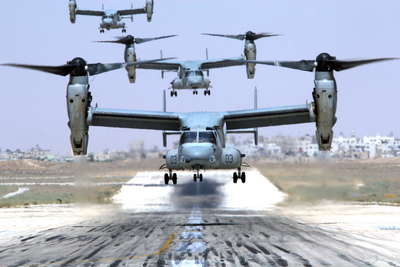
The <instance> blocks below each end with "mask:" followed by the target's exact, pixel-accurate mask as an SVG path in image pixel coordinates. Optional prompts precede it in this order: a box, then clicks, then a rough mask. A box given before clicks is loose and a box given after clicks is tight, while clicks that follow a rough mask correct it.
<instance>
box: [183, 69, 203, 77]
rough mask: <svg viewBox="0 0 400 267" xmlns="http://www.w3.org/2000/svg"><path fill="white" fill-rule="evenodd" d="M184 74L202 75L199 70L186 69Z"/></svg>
mask: <svg viewBox="0 0 400 267" xmlns="http://www.w3.org/2000/svg"><path fill="white" fill-rule="evenodd" d="M185 76H186V77H188V76H203V72H202V71H201V70H188V71H186V72H185Z"/></svg>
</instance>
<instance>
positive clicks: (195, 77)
mask: <svg viewBox="0 0 400 267" xmlns="http://www.w3.org/2000/svg"><path fill="white" fill-rule="evenodd" d="M204 34H205V35H212V36H223V37H230V38H234V39H239V40H245V48H244V54H245V55H244V56H242V57H236V58H230V59H210V60H209V59H208V52H206V58H207V59H206V60H198V61H163V62H153V63H148V64H147V63H146V64H139V65H136V66H133V67H130V68H129V70H128V77H129V81H130V82H131V83H134V82H135V77H136V73H135V70H136V69H152V70H161V77H162V78H164V72H166V71H176V72H177V73H178V77H176V78H175V79H174V80H173V81H172V82H171V89H172V91H171V97H172V96H178V92H177V90H193V94H194V95H197V94H198V91H197V89H205V90H204V95H210V94H211V91H210V89H209V88H210V87H211V85H210V80H209V79H207V78H204V74H203V71H206V72H207V76H208V74H209V70H210V69H215V68H223V67H233V66H239V65H246V72H247V78H248V79H253V78H254V75H255V64H254V63H243V62H241V61H240V60H254V59H256V45H255V43H254V41H255V40H257V39H260V38H263V37H271V36H277V35H278V34H270V33H259V34H256V33H254V32H251V31H248V32H247V33H246V34H239V35H218V34H208V33H204ZM172 36H175V35H170V36H165V37H160V38H167V37H172ZM137 40H139V41H141V40H142V39H138V38H136V39H134V38H133V37H132V36H130V35H128V36H127V37H124V38H119V40H117V41H104V42H109V43H121V44H125V53H124V55H125V62H134V61H135V60H136V56H132V53H134V44H133V43H134V42H136V43H139V42H137ZM151 40H155V39H151ZM161 57H162V56H161Z"/></svg>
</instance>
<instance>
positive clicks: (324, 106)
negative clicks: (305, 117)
mask: <svg viewBox="0 0 400 267" xmlns="http://www.w3.org/2000/svg"><path fill="white" fill-rule="evenodd" d="M314 83H315V88H314V92H313V98H314V103H315V114H316V116H317V118H316V126H317V131H316V138H317V142H318V147H319V150H321V151H325V150H330V149H331V144H332V139H333V131H332V127H333V126H334V125H335V123H336V120H337V118H336V117H335V113H336V105H337V90H336V81H335V78H334V77H333V71H316V72H315V81H314Z"/></svg>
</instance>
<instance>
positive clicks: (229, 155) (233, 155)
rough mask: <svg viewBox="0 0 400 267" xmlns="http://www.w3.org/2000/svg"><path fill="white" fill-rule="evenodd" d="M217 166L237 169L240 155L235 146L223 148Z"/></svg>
mask: <svg viewBox="0 0 400 267" xmlns="http://www.w3.org/2000/svg"><path fill="white" fill-rule="evenodd" d="M219 164H220V165H219V167H220V168H221V169H237V168H240V166H242V156H241V154H240V152H239V150H237V149H235V148H229V147H228V148H223V149H222V153H221V158H220V163H219Z"/></svg>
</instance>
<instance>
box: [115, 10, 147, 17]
mask: <svg viewBox="0 0 400 267" xmlns="http://www.w3.org/2000/svg"><path fill="white" fill-rule="evenodd" d="M117 12H118V14H120V15H121V16H126V15H135V14H143V13H147V11H146V8H137V9H124V10H118V11H117Z"/></svg>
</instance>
